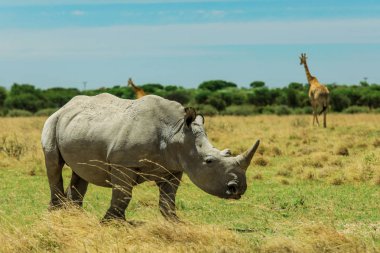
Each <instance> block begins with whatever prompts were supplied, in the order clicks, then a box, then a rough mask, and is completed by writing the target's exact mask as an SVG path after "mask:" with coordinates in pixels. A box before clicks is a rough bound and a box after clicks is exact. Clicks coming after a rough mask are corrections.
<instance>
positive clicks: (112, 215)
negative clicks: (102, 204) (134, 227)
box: [102, 207, 125, 223]
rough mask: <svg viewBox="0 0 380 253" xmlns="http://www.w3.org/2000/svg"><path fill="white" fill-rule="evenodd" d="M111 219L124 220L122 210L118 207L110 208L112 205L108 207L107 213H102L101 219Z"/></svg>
mask: <svg viewBox="0 0 380 253" xmlns="http://www.w3.org/2000/svg"><path fill="white" fill-rule="evenodd" d="M112 220H120V221H125V214H124V211H122V210H120V209H119V208H112V207H111V208H110V209H108V211H107V213H106V214H105V215H104V217H103V219H102V223H106V222H108V221H112Z"/></svg>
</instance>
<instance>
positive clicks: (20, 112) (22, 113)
mask: <svg viewBox="0 0 380 253" xmlns="http://www.w3.org/2000/svg"><path fill="white" fill-rule="evenodd" d="M7 116H8V117H30V116H33V114H32V113H31V112H29V111H26V110H22V109H12V110H9V111H8V114H7Z"/></svg>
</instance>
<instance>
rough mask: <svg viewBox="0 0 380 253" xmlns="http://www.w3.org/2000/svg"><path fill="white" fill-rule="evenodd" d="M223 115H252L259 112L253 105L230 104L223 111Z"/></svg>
mask: <svg viewBox="0 0 380 253" xmlns="http://www.w3.org/2000/svg"><path fill="white" fill-rule="evenodd" d="M223 114H225V115H242V116H248V115H254V114H259V112H258V109H257V107H256V106H253V105H231V106H229V107H227V108H226V110H225V111H224V112H223Z"/></svg>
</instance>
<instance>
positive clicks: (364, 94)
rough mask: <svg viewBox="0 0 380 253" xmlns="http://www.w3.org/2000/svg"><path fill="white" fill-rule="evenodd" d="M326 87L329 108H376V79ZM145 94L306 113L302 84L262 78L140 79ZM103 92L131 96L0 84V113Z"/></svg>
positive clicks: (211, 106) (233, 110) (223, 110)
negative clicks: (192, 84)
mask: <svg viewBox="0 0 380 253" xmlns="http://www.w3.org/2000/svg"><path fill="white" fill-rule="evenodd" d="M326 86H327V87H328V89H329V90H330V106H329V110H330V111H333V112H345V113H358V112H377V113H380V85H379V84H369V83H367V82H366V81H362V82H360V84H358V85H338V84H328V85H326ZM140 87H141V88H143V89H144V91H145V92H146V93H148V94H155V95H158V96H161V97H164V98H167V99H170V100H175V101H178V102H179V103H181V104H183V105H186V106H193V107H195V108H197V109H198V110H200V111H201V112H202V113H204V114H207V115H215V114H228V115H251V114H261V113H263V114H278V115H283V114H303V113H310V112H311V107H310V102H309V98H308V89H309V86H308V84H302V83H296V82H292V83H290V84H289V85H287V86H285V87H281V88H270V87H267V86H266V85H265V82H263V81H253V82H252V83H251V84H250V86H249V88H242V87H238V86H237V84H235V83H233V82H228V81H224V80H210V81H205V82H202V83H201V84H200V85H199V86H198V87H197V88H184V87H182V86H176V85H161V84H154V83H149V84H144V85H141V86H140ZM103 92H108V93H111V94H113V95H115V96H118V97H121V98H125V99H134V98H135V94H134V92H133V90H132V89H131V88H130V87H126V86H113V87H108V88H105V87H103V88H99V89H94V90H82V91H81V90H79V89H76V88H59V87H58V88H48V89H39V88H36V87H35V86H33V85H31V84H17V83H14V84H13V85H12V86H11V88H10V89H9V90H7V89H5V88H4V87H1V86H0V115H2V116H29V115H49V114H51V113H53V112H54V111H55V110H57V109H58V108H60V107H61V106H63V105H64V104H65V103H67V102H68V101H69V100H70V99H71V98H72V97H74V96H76V95H96V94H99V93H103Z"/></svg>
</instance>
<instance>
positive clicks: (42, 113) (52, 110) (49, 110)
mask: <svg viewBox="0 0 380 253" xmlns="http://www.w3.org/2000/svg"><path fill="white" fill-rule="evenodd" d="M57 110H58V108H46V109H42V110H39V111H37V112H36V113H35V114H34V115H35V116H50V115H52V114H53V113H55V112H56V111H57Z"/></svg>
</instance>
